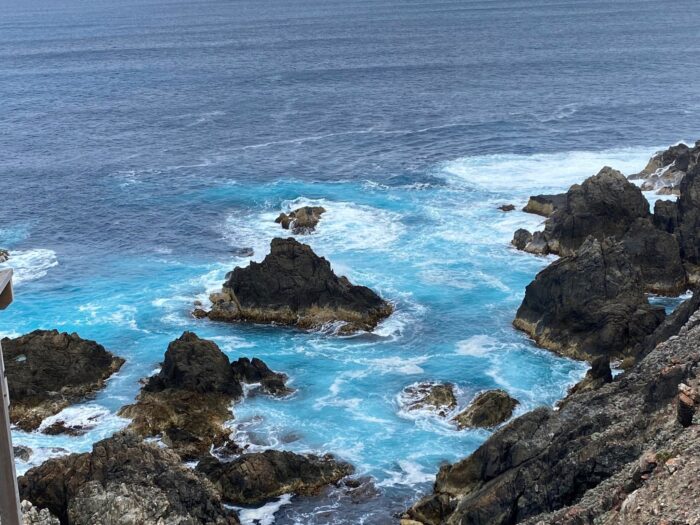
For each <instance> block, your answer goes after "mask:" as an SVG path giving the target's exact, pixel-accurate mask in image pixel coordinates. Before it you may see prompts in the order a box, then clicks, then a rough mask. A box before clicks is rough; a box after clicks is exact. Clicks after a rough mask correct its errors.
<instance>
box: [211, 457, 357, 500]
mask: <svg viewBox="0 0 700 525" xmlns="http://www.w3.org/2000/svg"><path fill="white" fill-rule="evenodd" d="M197 471H198V472H201V473H203V474H204V475H205V476H207V477H208V478H209V479H210V480H211V481H212V483H213V484H214V486H215V487H216V488H217V490H219V492H220V493H221V495H222V497H223V498H224V500H225V501H227V502H229V503H234V504H240V505H259V504H261V503H265V502H266V501H269V500H271V499H273V498H276V497H278V496H281V495H282V494H289V493H294V494H301V495H313V494H317V493H318V492H319V491H320V490H321V489H322V488H323V487H325V486H327V485H330V484H334V483H337V482H338V481H340V480H341V479H342V478H344V477H346V476H349V475H350V474H352V472H353V467H352V466H351V465H349V464H348V463H344V462H342V461H337V460H335V459H333V457H331V456H324V457H318V456H311V455H308V456H307V455H300V454H294V453H292V452H280V451H277V450H266V451H265V452H258V453H254V454H243V455H242V456H240V457H238V458H236V459H234V460H233V461H230V462H226V463H223V462H220V461H219V460H217V459H216V458H214V457H211V456H210V457H208V458H205V459H203V460H202V461H201V462H200V463H199V464H198V465H197Z"/></svg>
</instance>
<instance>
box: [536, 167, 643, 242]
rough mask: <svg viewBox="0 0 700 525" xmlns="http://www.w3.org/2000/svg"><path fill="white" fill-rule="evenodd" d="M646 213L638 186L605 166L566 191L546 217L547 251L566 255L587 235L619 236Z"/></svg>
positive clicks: (601, 237)
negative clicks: (557, 206) (564, 202)
mask: <svg viewBox="0 0 700 525" xmlns="http://www.w3.org/2000/svg"><path fill="white" fill-rule="evenodd" d="M649 217H650V213H649V203H648V202H647V200H646V199H645V198H644V195H642V192H641V191H640V190H639V188H637V187H636V186H635V185H634V184H632V183H630V182H628V181H627V179H625V176H624V175H622V173H620V172H619V171H617V170H614V169H612V168H609V167H605V168H603V169H602V170H600V172H599V173H598V174H597V175H595V176H593V177H589V178H588V179H586V180H585V181H584V182H583V184H580V185H579V184H574V185H573V186H572V187H571V188H570V189H569V191H567V192H566V204H565V205H562V206H561V208H558V209H557V211H556V212H555V213H554V214H552V216H551V217H550V218H549V219H548V220H547V222H546V224H545V229H544V236H545V238H546V240H547V246H548V250H549V252H550V253H556V254H559V255H570V254H572V253H573V252H574V251H576V250H577V249H578V248H579V246H581V244H583V242H584V241H585V240H586V238H587V237H588V236H593V237H595V238H596V239H598V240H599V241H600V240H603V239H605V238H606V237H614V238H616V239H621V238H622V237H623V236H624V234H625V233H626V232H627V230H628V229H629V227H630V226H631V225H632V223H634V222H635V221H636V220H637V219H639V218H649Z"/></svg>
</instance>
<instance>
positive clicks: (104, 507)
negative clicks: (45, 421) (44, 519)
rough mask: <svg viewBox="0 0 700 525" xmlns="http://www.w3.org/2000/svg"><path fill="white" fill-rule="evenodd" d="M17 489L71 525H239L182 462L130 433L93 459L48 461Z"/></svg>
mask: <svg viewBox="0 0 700 525" xmlns="http://www.w3.org/2000/svg"><path fill="white" fill-rule="evenodd" d="M19 488H20V494H21V495H22V497H23V498H26V499H29V500H30V501H32V502H34V504H35V505H36V506H37V507H39V508H46V509H48V510H49V511H51V513H52V514H54V515H55V516H57V517H58V518H59V519H60V520H61V523H64V524H67V525H95V524H96V523H111V524H119V525H135V524H137V523H138V524H156V523H158V524H161V523H162V524H176V523H177V524H183V525H184V524H187V523H192V524H194V523H198V524H206V525H233V524H238V523H239V522H238V518H237V517H236V516H235V514H234V513H233V512H231V511H228V510H226V508H224V506H223V505H222V504H221V500H220V497H219V495H218V494H217V493H216V491H215V490H214V488H213V487H212V485H211V484H210V483H209V482H208V481H207V480H206V479H205V478H204V477H203V476H201V475H199V474H197V473H196V472H194V471H192V470H190V469H189V468H187V467H185V466H183V465H182V464H181V463H180V457H179V456H177V455H176V454H174V453H173V452H171V451H169V450H167V449H162V448H158V447H157V446H155V445H151V444H146V443H144V442H142V441H141V440H139V439H138V438H137V437H135V436H134V435H131V434H129V433H120V434H117V435H115V436H114V437H111V438H109V439H106V440H104V441H100V442H98V443H95V445H93V448H92V452H90V453H85V454H72V455H70V456H66V457H63V458H60V459H50V460H48V461H47V462H45V463H44V464H42V465H41V466H39V467H36V468H33V469H31V470H29V471H28V472H27V473H26V474H25V475H24V476H21V477H20V478H19Z"/></svg>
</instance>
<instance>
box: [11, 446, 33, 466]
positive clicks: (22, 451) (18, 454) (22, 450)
mask: <svg viewBox="0 0 700 525" xmlns="http://www.w3.org/2000/svg"><path fill="white" fill-rule="evenodd" d="M12 453H13V454H14V456H15V459H19V460H20V461H25V462H26V461H29V458H31V457H32V454H34V451H33V450H32V449H31V448H29V447H25V446H24V445H16V446H14V447H12Z"/></svg>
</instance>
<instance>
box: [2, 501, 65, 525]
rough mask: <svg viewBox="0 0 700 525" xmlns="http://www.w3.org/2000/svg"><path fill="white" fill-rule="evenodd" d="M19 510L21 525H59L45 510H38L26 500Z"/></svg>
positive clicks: (55, 518)
mask: <svg viewBox="0 0 700 525" xmlns="http://www.w3.org/2000/svg"><path fill="white" fill-rule="evenodd" d="M21 509H22V525H61V522H60V521H59V520H58V518H57V517H56V516H54V515H53V514H51V513H50V512H49V511H48V510H47V509H41V510H39V509H37V508H36V507H35V506H34V505H32V504H31V502H29V501H27V500H24V501H23V502H22V504H21ZM1 523H2V522H1V521H0V524H1Z"/></svg>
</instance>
